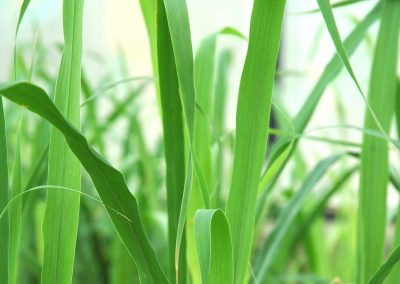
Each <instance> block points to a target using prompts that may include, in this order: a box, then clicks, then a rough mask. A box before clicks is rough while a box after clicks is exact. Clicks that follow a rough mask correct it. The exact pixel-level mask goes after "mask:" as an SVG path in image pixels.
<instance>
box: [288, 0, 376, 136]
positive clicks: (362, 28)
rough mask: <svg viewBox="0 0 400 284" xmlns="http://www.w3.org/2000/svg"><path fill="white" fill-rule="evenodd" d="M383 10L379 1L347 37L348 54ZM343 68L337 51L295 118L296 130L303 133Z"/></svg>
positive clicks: (357, 44)
mask: <svg viewBox="0 0 400 284" xmlns="http://www.w3.org/2000/svg"><path fill="white" fill-rule="evenodd" d="M381 10H382V5H381V4H380V3H379V4H377V5H376V6H375V7H374V8H373V9H372V10H371V11H370V12H369V13H368V14H367V15H366V16H365V18H364V19H363V21H361V22H360V23H359V24H358V25H357V26H356V27H355V28H354V30H353V31H352V32H351V33H350V34H349V35H348V37H347V38H346V39H345V41H344V43H343V45H344V48H345V50H346V53H347V54H348V55H351V54H353V53H354V51H355V50H356V48H357V47H358V46H359V45H360V43H361V42H362V40H363V39H364V38H365V35H366V33H367V31H368V29H369V27H370V26H371V25H372V24H373V23H374V22H375V21H376V20H377V19H378V17H379V15H380V12H381ZM342 69H343V62H342V59H341V55H340V54H339V53H336V54H335V55H334V56H333V57H332V59H331V60H330V61H329V63H328V64H327V65H326V67H325V69H324V72H323V73H322V75H321V77H320V78H319V79H318V81H317V83H316V84H315V85H314V87H313V89H312V91H311V93H310V95H309V96H308V98H307V100H306V102H305V103H304V104H303V106H302V108H301V110H300V111H299V113H298V114H297V115H296V118H295V119H294V125H295V130H296V132H300V133H301V132H303V131H304V129H305V127H306V126H307V124H308V122H309V121H310V119H311V116H312V114H313V113H314V110H315V108H316V107H317V104H318V102H319V100H320V99H321V97H322V95H323V93H324V91H325V90H326V88H327V87H328V85H329V84H330V83H331V82H332V81H333V80H334V79H335V78H336V77H337V76H338V75H339V73H340V71H341V70H342Z"/></svg>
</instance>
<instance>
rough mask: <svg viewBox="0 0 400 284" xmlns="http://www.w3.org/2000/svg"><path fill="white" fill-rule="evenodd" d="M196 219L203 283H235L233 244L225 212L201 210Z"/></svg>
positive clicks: (198, 252) (197, 245)
mask: <svg viewBox="0 0 400 284" xmlns="http://www.w3.org/2000/svg"><path fill="white" fill-rule="evenodd" d="M194 219H195V234H196V247H197V254H198V256H199V263H200V267H201V274H202V283H204V284H206V283H233V254H232V242H231V235H230V230H229V223H228V220H227V219H226V217H225V214H224V212H223V211H222V210H221V209H200V210H198V211H197V212H196V214H195V217H194Z"/></svg>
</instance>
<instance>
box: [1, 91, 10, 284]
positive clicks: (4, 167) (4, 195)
mask: <svg viewBox="0 0 400 284" xmlns="http://www.w3.org/2000/svg"><path fill="white" fill-rule="evenodd" d="M5 124H6V123H5V118H4V109H3V100H2V98H0V210H3V208H4V206H6V204H7V202H8V158H7V141H6V127H5V126H6V125H5ZM8 226H9V225H8V216H6V218H3V219H1V220H0V231H1V234H0V282H1V283H8V242H9V228H8Z"/></svg>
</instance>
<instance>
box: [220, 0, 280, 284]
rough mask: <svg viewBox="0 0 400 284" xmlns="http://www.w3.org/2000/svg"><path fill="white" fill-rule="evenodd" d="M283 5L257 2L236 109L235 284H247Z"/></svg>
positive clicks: (231, 216) (231, 206)
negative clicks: (245, 283)
mask: <svg viewBox="0 0 400 284" xmlns="http://www.w3.org/2000/svg"><path fill="white" fill-rule="evenodd" d="M284 7H285V1H284V0H277V1H272V0H267V1H265V0H255V1H254V4H253V12H252V16H251V23H250V37H249V45H248V50H247V55H246V59H245V63H244V68H243V72H242V77H241V81H240V87H239V96H238V103H237V110H236V145H235V154H234V164H233V174H232V176H233V178H232V186H231V189H230V192H229V197H228V203H227V206H226V214H227V217H228V220H229V224H230V228H231V232H232V244H233V255H234V263H235V277H234V282H235V283H243V282H246V273H247V268H248V263H249V260H250V252H251V246H252V239H253V230H254V228H253V227H254V211H255V202H256V196H257V190H258V183H259V179H260V175H261V167H262V164H263V158H264V155H265V151H266V146H267V145H266V144H267V134H268V123H269V114H270V109H271V102H272V88H273V83H274V77H275V76H274V74H275V67H276V62H277V57H278V50H279V44H280V34H281V25H282V20H283V12H284Z"/></svg>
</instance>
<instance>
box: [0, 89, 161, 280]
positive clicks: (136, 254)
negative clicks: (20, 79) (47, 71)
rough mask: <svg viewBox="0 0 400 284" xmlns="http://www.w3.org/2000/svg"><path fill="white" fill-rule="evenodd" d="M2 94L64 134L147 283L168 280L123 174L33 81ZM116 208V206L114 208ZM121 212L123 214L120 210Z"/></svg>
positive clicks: (0, 90)
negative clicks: (89, 142)
mask: <svg viewBox="0 0 400 284" xmlns="http://www.w3.org/2000/svg"><path fill="white" fill-rule="evenodd" d="M0 94H1V95H2V96H4V97H6V98H8V99H9V100H11V101H13V102H14V103H17V104H19V105H22V106H25V107H27V108H28V109H29V110H30V111H32V112H34V113H37V114H38V115H40V116H41V117H43V118H44V119H46V120H48V121H49V122H50V123H51V124H52V125H53V126H54V127H57V129H58V130H59V131H61V133H62V134H63V135H64V138H65V139H66V141H67V143H68V145H69V147H70V149H71V150H72V152H73V153H74V154H75V155H76V157H77V158H78V159H79V161H80V162H81V163H82V165H83V167H84V168H85V169H86V171H87V172H88V174H89V176H90V177H91V179H92V181H93V183H94V185H95V187H96V189H97V192H98V194H99V196H100V198H101V200H102V202H103V203H104V204H106V205H107V206H106V207H105V208H106V210H107V212H108V215H109V216H110V218H111V221H112V222H113V224H114V226H115V229H116V230H117V232H118V234H119V236H120V238H121V240H122V241H123V243H124V245H125V246H126V247H127V249H128V251H129V254H130V255H131V256H132V258H133V260H134V261H135V263H136V265H137V268H138V270H139V274H140V278H141V280H142V281H144V282H145V283H157V284H158V283H168V280H167V279H166V277H165V275H164V273H163V271H162V269H161V267H160V265H159V263H158V261H157V259H156V256H155V253H154V251H153V249H152V248H151V246H150V243H149V241H148V239H147V238H146V235H145V233H144V229H143V225H142V221H141V218H140V214H139V211H138V207H137V202H136V199H135V198H134V197H133V195H132V194H131V193H130V192H129V189H128V187H127V185H126V183H125V180H124V177H123V175H122V174H121V173H120V172H119V171H117V170H116V169H115V168H113V167H112V166H111V165H109V164H108V163H107V162H106V161H105V160H103V159H102V158H101V156H100V155H99V154H97V153H96V152H95V151H94V150H93V149H92V148H91V147H90V146H89V145H88V143H87V140H86V139H85V138H84V137H83V136H82V135H81V134H80V133H79V132H78V130H76V128H75V127H73V126H72V125H71V124H70V123H69V122H67V120H66V119H65V118H64V117H63V116H62V114H61V113H60V112H59V111H58V110H57V108H56V107H55V106H54V104H53V103H52V102H51V100H50V99H49V97H48V96H47V95H46V93H45V92H44V91H43V90H42V89H41V88H39V87H37V86H35V85H32V84H29V83H18V84H15V85H9V86H6V87H3V88H0ZM111 208H113V209H114V210H113V209H111ZM117 212H121V213H117Z"/></svg>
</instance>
